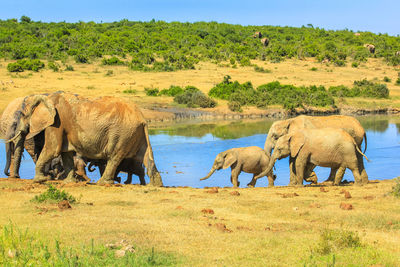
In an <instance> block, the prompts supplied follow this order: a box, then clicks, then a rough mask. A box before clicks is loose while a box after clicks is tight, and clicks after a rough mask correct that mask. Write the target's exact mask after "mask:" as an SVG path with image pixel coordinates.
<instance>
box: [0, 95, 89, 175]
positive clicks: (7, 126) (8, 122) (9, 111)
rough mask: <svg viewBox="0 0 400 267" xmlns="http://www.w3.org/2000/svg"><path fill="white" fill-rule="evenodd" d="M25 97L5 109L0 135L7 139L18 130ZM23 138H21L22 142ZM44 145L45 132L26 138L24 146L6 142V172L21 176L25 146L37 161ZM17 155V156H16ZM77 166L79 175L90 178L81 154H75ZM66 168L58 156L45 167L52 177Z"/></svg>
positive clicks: (0, 125)
mask: <svg viewBox="0 0 400 267" xmlns="http://www.w3.org/2000/svg"><path fill="white" fill-rule="evenodd" d="M24 99H25V98H24V97H19V98H16V99H14V100H13V101H11V102H10V103H9V104H8V105H7V107H6V109H5V110H4V112H3V114H2V116H1V119H0V136H2V137H4V138H5V139H6V140H8V139H11V138H12V136H13V135H14V134H15V131H16V127H17V124H16V118H17V117H18V116H19V115H20V111H19V109H20V107H21V105H22V103H23V101H24ZM21 141H22V139H20V140H19V142H21ZM43 146H44V133H43V132H42V133H40V134H37V135H35V136H34V137H33V138H30V139H26V140H24V143H23V147H22V146H21V145H18V143H17V142H16V143H14V142H6V143H5V148H6V165H5V167H4V174H5V175H7V176H9V177H11V178H20V175H19V168H20V164H21V156H22V152H23V148H25V149H26V151H27V152H28V154H29V155H30V156H31V158H32V160H33V162H34V163H36V161H37V159H38V157H39V155H40V152H41V151H42V148H43ZM14 155H16V156H14ZM74 163H75V168H76V170H77V174H78V176H80V177H81V178H83V179H85V180H86V181H88V180H90V179H89V178H88V177H87V175H86V171H85V163H84V161H83V160H82V158H80V157H79V156H74ZM63 170H64V168H63V164H62V161H61V158H59V157H56V158H54V159H52V161H51V162H49V163H48V164H47V165H46V167H45V173H46V175H47V174H49V175H51V176H52V178H57V177H59V176H60V174H62V172H63Z"/></svg>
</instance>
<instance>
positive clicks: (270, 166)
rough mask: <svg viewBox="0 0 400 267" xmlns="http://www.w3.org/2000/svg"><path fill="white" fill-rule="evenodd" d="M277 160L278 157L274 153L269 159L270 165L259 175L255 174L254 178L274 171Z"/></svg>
mask: <svg viewBox="0 0 400 267" xmlns="http://www.w3.org/2000/svg"><path fill="white" fill-rule="evenodd" d="M275 161H276V158H275V157H274V156H273V155H272V157H271V159H270V161H269V164H268V167H267V168H266V169H265V170H264V171H262V172H261V173H260V174H259V175H257V176H255V177H254V179H258V178H261V177H264V176H266V175H267V174H268V173H270V172H271V171H272V168H273V167H274V165H275Z"/></svg>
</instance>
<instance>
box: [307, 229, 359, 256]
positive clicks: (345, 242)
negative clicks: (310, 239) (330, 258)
mask: <svg viewBox="0 0 400 267" xmlns="http://www.w3.org/2000/svg"><path fill="white" fill-rule="evenodd" d="M359 247H362V244H361V240H360V237H359V236H358V234H357V233H355V232H352V231H346V230H324V231H322V232H321V235H320V240H319V242H318V244H317V246H316V248H315V249H314V251H316V252H317V253H319V254H322V255H326V254H329V253H331V252H335V251H338V250H341V249H345V248H359Z"/></svg>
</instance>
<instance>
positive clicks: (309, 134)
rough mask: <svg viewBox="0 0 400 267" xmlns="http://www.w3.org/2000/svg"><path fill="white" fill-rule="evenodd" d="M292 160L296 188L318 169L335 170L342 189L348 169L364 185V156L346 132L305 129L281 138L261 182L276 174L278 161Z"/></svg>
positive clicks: (337, 181) (340, 130) (335, 180)
mask: <svg viewBox="0 0 400 267" xmlns="http://www.w3.org/2000/svg"><path fill="white" fill-rule="evenodd" d="M288 156H290V157H291V158H292V159H293V165H291V171H292V172H294V173H295V174H296V177H297V179H296V181H295V185H302V184H303V179H304V178H305V177H306V176H307V175H309V173H310V172H311V171H312V170H313V169H314V167H315V166H322V167H331V168H335V169H338V170H339V171H338V172H337V173H336V175H335V179H334V184H335V185H339V183H340V181H341V180H342V178H343V175H344V172H345V170H346V168H349V169H350V170H351V171H352V172H353V175H354V181H355V183H356V184H364V183H366V182H368V181H365V180H363V178H362V177H361V173H363V172H365V169H361V168H363V167H364V165H363V164H360V162H359V161H360V156H361V161H363V156H364V157H365V158H366V159H367V160H368V158H367V157H366V156H365V155H364V154H363V153H362V152H361V150H360V148H359V147H358V145H357V144H356V142H355V140H354V138H353V137H351V136H350V135H349V134H348V133H347V132H346V131H344V130H342V129H337V128H319V129H303V130H301V131H296V132H293V133H290V134H286V135H284V136H282V137H281V138H279V140H278V141H277V142H276V146H275V149H274V152H273V153H272V156H271V160H270V162H269V165H268V167H267V168H266V169H265V170H264V171H263V172H262V173H260V174H259V175H257V176H256V177H254V179H257V178H259V177H262V176H264V175H266V174H267V173H268V172H270V171H272V167H273V166H274V164H275V161H276V160H278V159H282V158H285V157H288Z"/></svg>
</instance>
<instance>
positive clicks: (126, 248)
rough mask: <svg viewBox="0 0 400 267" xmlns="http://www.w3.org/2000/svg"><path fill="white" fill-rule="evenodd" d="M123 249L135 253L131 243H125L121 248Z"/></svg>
mask: <svg viewBox="0 0 400 267" xmlns="http://www.w3.org/2000/svg"><path fill="white" fill-rule="evenodd" d="M123 250H125V252H129V253H135V248H134V247H133V246H132V245H127V246H125V247H124V248H123Z"/></svg>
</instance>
